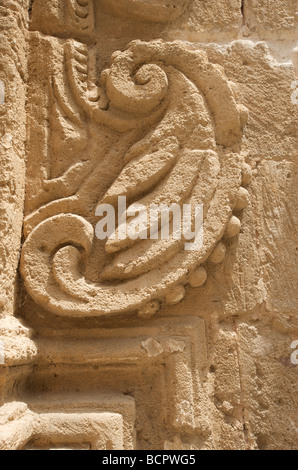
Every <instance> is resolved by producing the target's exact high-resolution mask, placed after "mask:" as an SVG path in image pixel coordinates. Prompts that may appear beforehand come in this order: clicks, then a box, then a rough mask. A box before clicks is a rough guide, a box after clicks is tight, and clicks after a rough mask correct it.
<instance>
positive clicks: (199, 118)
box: [21, 41, 249, 317]
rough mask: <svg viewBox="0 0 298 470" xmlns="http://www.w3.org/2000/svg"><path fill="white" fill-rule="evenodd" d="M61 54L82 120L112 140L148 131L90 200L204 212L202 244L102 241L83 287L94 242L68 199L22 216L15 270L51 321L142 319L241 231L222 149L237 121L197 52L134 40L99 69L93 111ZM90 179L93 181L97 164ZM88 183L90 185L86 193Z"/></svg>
mask: <svg viewBox="0 0 298 470" xmlns="http://www.w3.org/2000/svg"><path fill="white" fill-rule="evenodd" d="M72 47H73V46H72V44H71V43H69V44H68V45H67V47H66V56H67V57H68V59H67V61H66V62H67V64H68V65H67V67H68V76H69V79H70V84H71V88H72V90H73V93H74V95H73V96H74V99H75V100H76V102H77V103H78V105H79V106H80V107H81V108H82V109H83V110H84V112H85V113H86V114H87V115H88V116H89V119H93V120H95V121H96V122H98V123H101V124H104V125H105V126H108V127H111V128H116V129H117V132H120V131H121V132H123V133H125V132H127V131H128V130H129V129H133V128H134V126H139V127H141V128H142V129H143V130H144V129H146V128H147V134H145V136H144V137H143V138H142V139H141V140H139V141H138V142H136V143H135V144H134V145H132V146H131V148H130V149H129V151H128V152H126V154H125V155H124V167H123V169H122V171H121V172H120V174H119V176H118V178H116V180H115V182H114V183H113V184H112V185H111V187H110V188H109V190H108V191H107V192H106V194H105V196H104V197H103V198H101V200H99V201H98V202H101V203H109V204H112V205H115V206H116V203H117V199H118V196H126V198H127V200H128V202H129V203H130V204H131V203H142V204H143V205H144V206H145V207H147V209H148V210H149V206H150V205H151V204H166V205H168V206H170V205H171V204H172V203H177V204H179V205H182V204H184V203H189V204H191V205H192V206H194V205H195V204H203V205H204V240H203V243H202V246H201V247H200V248H199V249H197V250H195V251H186V250H184V243H185V240H184V239H183V238H182V239H181V240H177V239H175V238H174V237H173V236H170V237H169V238H168V239H167V240H142V241H139V240H138V241H132V240H130V239H129V238H124V239H122V240H121V241H120V242H119V240H117V237H116V241H115V240H114V239H109V240H107V242H106V245H105V247H106V251H107V252H109V253H114V259H113V261H112V263H110V264H109V265H108V266H106V267H105V268H100V267H99V270H100V280H101V282H100V283H92V282H90V281H88V279H87V278H86V277H85V274H84V265H85V264H84V263H85V261H86V260H87V259H88V256H89V255H90V250H91V247H92V245H93V243H94V227H93V226H92V225H91V224H90V223H89V222H88V221H87V220H86V219H85V218H83V217H81V216H80V215H79V213H78V212H76V208H77V203H78V201H80V198H81V197H82V196H81V195H82V193H80V190H79V191H78V192H77V193H76V194H75V196H73V197H72V198H69V199H68V200H67V199H65V201H62V202H61V200H60V201H57V202H55V201H53V202H52V203H51V205H50V206H45V207H43V208H41V209H40V210H39V211H38V212H37V213H36V214H35V215H33V218H31V222H30V223H31V226H30V227H29V229H28V233H30V232H31V233H30V234H29V236H28V238H27V240H26V242H25V244H24V248H23V252H22V261H21V271H22V275H23V279H24V283H25V286H26V288H27V291H28V292H29V294H30V295H31V297H32V298H33V299H34V301H35V302H36V303H37V304H39V305H41V306H42V307H43V308H45V309H46V310H48V311H51V312H53V313H55V314H57V315H62V316H63V315H64V316H78V317H88V316H89V317H94V316H103V315H112V314H119V313H124V312H128V311H133V310H139V311H140V312H141V314H142V315H144V316H146V315H148V316H150V315H151V314H154V313H155V312H156V311H157V310H158V308H159V304H160V302H161V301H163V300H164V299H166V301H167V302H168V303H177V302H179V301H180V300H181V299H182V298H183V296H184V293H185V291H184V286H185V285H186V284H187V283H190V284H191V285H192V286H199V285H201V284H203V283H204V282H205V280H206V271H205V270H204V267H203V264H204V263H205V262H206V261H207V259H211V260H212V262H214V263H217V262H220V261H221V260H222V259H223V256H224V254H225V245H224V243H223V242H222V239H223V237H225V238H229V237H233V236H235V235H237V234H238V233H239V230H240V221H239V219H238V218H237V217H236V216H235V215H233V212H235V211H236V212H239V211H240V210H242V209H243V208H244V207H245V205H246V204H247V202H248V197H247V191H246V189H245V188H244V187H243V185H245V184H247V183H248V181H249V169H248V168H247V167H246V166H245V164H244V161H243V158H242V157H241V156H240V155H239V154H238V153H234V151H233V148H236V147H237V148H239V144H240V142H241V138H242V129H243V126H244V124H245V121H246V119H247V112H246V110H245V108H243V107H242V106H239V105H238V104H237V103H236V100H235V96H234V92H233V88H232V87H231V84H230V82H228V80H227V78H226V76H225V74H224V70H223V69H221V68H220V67H219V66H216V65H214V64H211V63H210V62H209V61H208V58H207V55H206V54H205V53H204V52H202V51H193V50H189V49H187V48H186V47H185V46H184V45H183V44H182V43H179V42H174V43H164V42H163V41H152V42H149V43H143V42H140V41H135V42H133V43H132V44H130V45H129V47H128V48H127V50H126V51H124V52H119V53H115V54H114V56H113V58H112V62H111V67H110V69H109V70H106V71H104V72H103V74H102V83H103V86H104V90H102V93H103V94H104V95H103V94H102V96H104V97H105V98H106V100H107V101H106V106H101V105H100V100H99V99H98V101H96V100H95V101H92V100H90V96H89V95H88V87H86V86H83V85H82V81H81V80H80V77H79V76H78V75H77V74H76V71H75V67H76V58H75V57H76V56H75V51H74V52H73V49H72ZM74 47H76V46H75V45H74ZM83 82H84V81H83ZM143 135H144V132H143ZM234 146H235V147H234ZM96 171H97V172H98V174H99V173H100V165H99V167H98V169H97V170H96ZM92 181H93V180H92V176H91V177H90V182H89V188H90V189H91V182H92ZM87 186H88V181H87ZM140 188H142V190H140ZM86 194H87V193H86V192H85V196H84V200H86V197H87V196H86ZM74 201H76V203H75V204H74V203H73V202H74ZM63 204H64V205H63ZM64 207H65V208H66V209H65V208H64ZM94 211H95V207H94ZM63 212H71V213H67V214H66V213H63ZM34 227H35V228H34ZM116 231H117V230H116Z"/></svg>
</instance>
